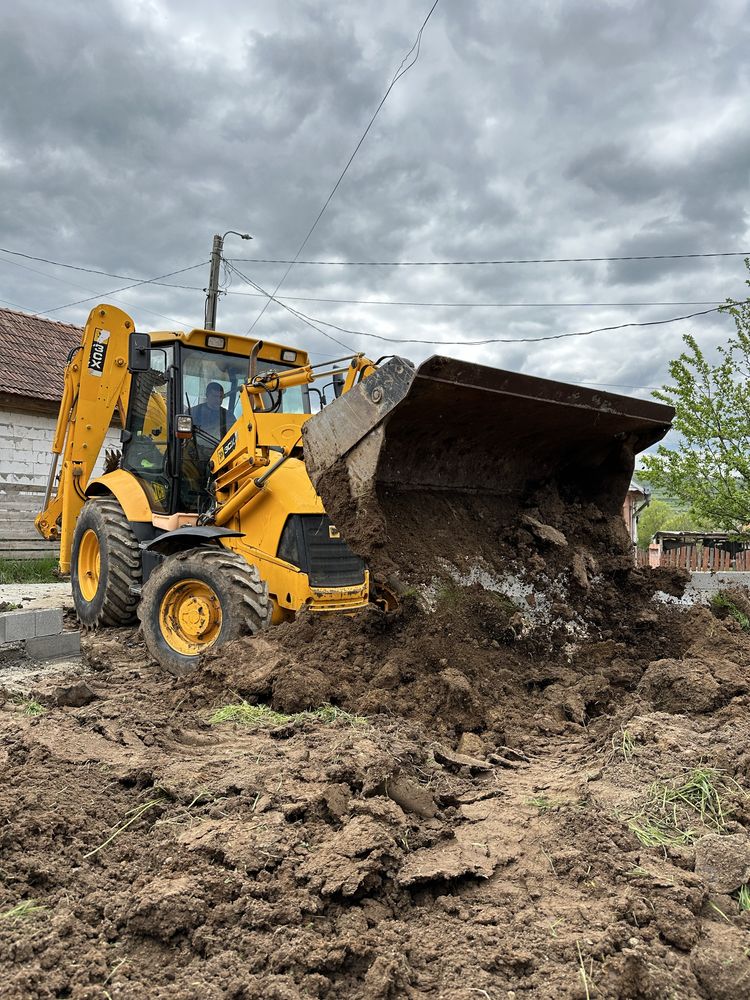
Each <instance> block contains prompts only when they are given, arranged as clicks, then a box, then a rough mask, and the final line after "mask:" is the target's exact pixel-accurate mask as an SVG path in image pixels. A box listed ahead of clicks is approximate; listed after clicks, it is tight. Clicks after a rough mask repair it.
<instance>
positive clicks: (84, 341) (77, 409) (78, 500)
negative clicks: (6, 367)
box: [35, 305, 134, 573]
mask: <svg viewBox="0 0 750 1000" xmlns="http://www.w3.org/2000/svg"><path fill="white" fill-rule="evenodd" d="M133 329H134V326H133V321H132V319H131V318H130V317H129V316H128V315H127V314H126V313H124V312H122V311H121V310H120V309H117V308H115V307H114V306H108V305H107V306H105V305H99V306H96V308H95V309H92V310H91V312H90V313H89V318H88V320H87V321H86V326H85V327H84V329H83V335H82V337H81V343H80V345H79V346H78V347H77V348H75V349H74V350H73V351H72V352H71V355H70V358H69V360H68V363H67V365H66V367H65V385H64V389H63V396H62V400H61V401H60V410H59V413H58V415H57V426H56V428H55V436H54V439H53V442H52V466H51V468H50V473H49V480H48V482H47V493H46V496H45V500H44V510H42V512H41V513H40V514H39V515H38V516H37V518H36V521H35V524H36V528H37V531H39V533H40V534H41V535H42V536H43V537H44V538H48V539H59V540H60V571H61V572H62V573H68V572H69V571H70V552H71V546H72V540H73V528H74V527H75V523H76V519H77V518H78V515H79V513H80V511H81V508H82V507H83V505H84V503H85V502H86V487H87V485H88V482H89V479H90V478H91V473H92V471H93V469H94V466H95V465H96V461H97V459H98V458H99V454H100V452H101V450H102V445H103V444H104V438H105V435H106V433H107V430H108V428H109V426H110V424H111V422H112V417H113V415H114V412H115V409H116V408H117V409H118V410H119V413H120V418H121V420H122V421H123V424H124V420H125V414H126V410H127V399H128V392H129V389H130V373H129V371H128V337H129V336H130V334H131V333H132V332H133ZM60 456H62V467H61V469H60V475H59V478H58V479H57V482H55V479H56V475H57V467H58V462H59V460H60Z"/></svg>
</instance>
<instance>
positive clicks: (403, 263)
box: [231, 250, 750, 267]
mask: <svg viewBox="0 0 750 1000" xmlns="http://www.w3.org/2000/svg"><path fill="white" fill-rule="evenodd" d="M748 256H750V250H731V251H727V252H721V253H658V254H639V255H637V256H635V255H634V256H619V257H519V258H506V259H498V260H296V259H295V260H291V261H290V260H287V259H284V258H272V257H232V258H231V260H233V261H239V262H240V263H242V262H243V261H244V262H245V263H251V264H305V265H313V266H315V265H317V266H325V267H477V266H482V265H495V264H597V263H607V262H609V261H621V260H622V261H624V260H697V259H699V258H705V257H748Z"/></svg>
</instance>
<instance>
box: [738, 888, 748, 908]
mask: <svg viewBox="0 0 750 1000" xmlns="http://www.w3.org/2000/svg"><path fill="white" fill-rule="evenodd" d="M737 902H738V903H739V906H740V910H742V912H743V913H744V912H746V911H748V910H750V885H748V884H747V883H745V885H741V886H740V888H739V892H738V893H737Z"/></svg>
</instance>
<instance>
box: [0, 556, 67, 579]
mask: <svg viewBox="0 0 750 1000" xmlns="http://www.w3.org/2000/svg"><path fill="white" fill-rule="evenodd" d="M59 582H60V577H59V575H58V572H57V559H55V557H54V556H51V557H50V558H48V559H0V584H6V583H59Z"/></svg>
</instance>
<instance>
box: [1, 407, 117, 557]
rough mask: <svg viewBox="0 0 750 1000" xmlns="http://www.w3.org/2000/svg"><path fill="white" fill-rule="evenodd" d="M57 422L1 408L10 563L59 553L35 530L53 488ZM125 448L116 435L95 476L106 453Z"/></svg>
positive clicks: (4, 546) (5, 550) (4, 538)
mask: <svg viewBox="0 0 750 1000" xmlns="http://www.w3.org/2000/svg"><path fill="white" fill-rule="evenodd" d="M55 422H56V421H55V419H54V418H53V417H51V416H45V415H43V414H38V413H23V412H21V411H19V410H8V409H4V408H0V552H2V554H3V555H6V556H8V557H33V556H37V557H39V556H44V555H49V554H52V553H54V552H56V550H57V546H56V545H55V544H54V543H51V542H46V541H45V540H44V539H43V538H42V537H41V535H39V534H37V531H36V528H35V527H34V518H35V517H36V515H37V514H38V513H39V511H40V509H41V506H42V503H43V502H44V492H45V490H46V488H47V477H48V476H49V470H50V464H51V461H52V453H51V451H50V448H51V446H52V438H53V436H54V433H55ZM119 447H120V431H119V430H113V429H110V430H109V431H108V432H107V436H106V438H105V441H104V447H103V448H102V452H101V455H100V456H99V461H98V462H97V464H96V466H95V469H94V475H99V474H101V472H102V468H103V463H104V450H105V448H119ZM58 471H59V466H58Z"/></svg>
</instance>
